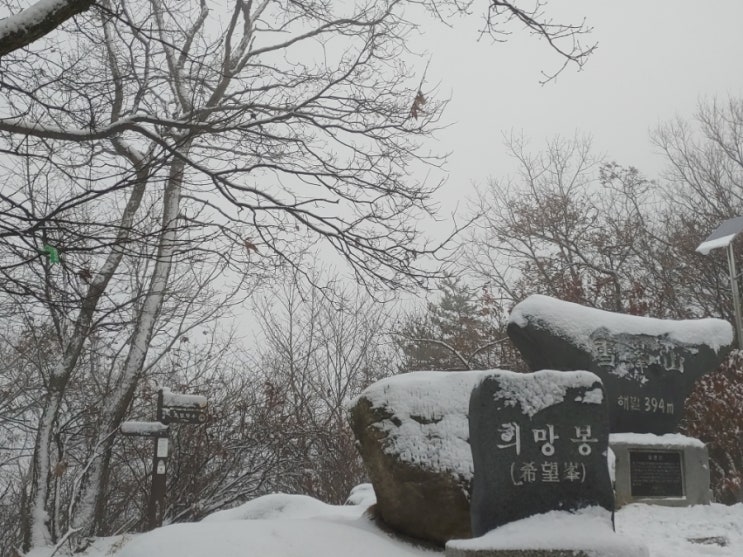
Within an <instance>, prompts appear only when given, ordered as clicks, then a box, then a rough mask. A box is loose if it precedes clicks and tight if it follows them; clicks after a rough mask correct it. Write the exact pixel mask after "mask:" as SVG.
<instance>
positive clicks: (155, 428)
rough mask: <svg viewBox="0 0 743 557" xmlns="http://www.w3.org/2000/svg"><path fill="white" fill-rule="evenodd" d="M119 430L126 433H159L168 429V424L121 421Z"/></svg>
mask: <svg viewBox="0 0 743 557" xmlns="http://www.w3.org/2000/svg"><path fill="white" fill-rule="evenodd" d="M119 431H120V432H121V433H123V434H124V435H157V434H160V433H165V432H166V431H168V426H167V425H165V424H164V423H162V422H137V421H129V422H121V426H119Z"/></svg>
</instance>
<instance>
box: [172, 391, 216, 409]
mask: <svg viewBox="0 0 743 557" xmlns="http://www.w3.org/2000/svg"><path fill="white" fill-rule="evenodd" d="M162 391H163V406H177V407H183V408H206V405H207V399H206V397H205V396H203V395H187V394H182V393H174V392H171V390H170V389H168V388H163V390H162Z"/></svg>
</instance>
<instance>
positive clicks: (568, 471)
mask: <svg viewBox="0 0 743 557" xmlns="http://www.w3.org/2000/svg"><path fill="white" fill-rule="evenodd" d="M469 425H470V445H471V447H472V460H473V464H474V478H473V485H472V500H471V507H470V512H471V517H472V534H473V536H481V535H483V534H485V533H486V532H488V531H490V530H492V529H494V528H496V527H498V526H501V525H503V524H506V523H508V522H512V521H515V520H519V519H522V518H525V517H528V516H531V515H534V514H538V513H544V512H548V511H551V510H574V509H579V508H583V507H587V506H601V507H604V508H605V509H607V510H612V509H613V508H614V494H613V491H612V487H611V481H610V479H609V470H608V466H607V461H606V453H607V448H608V443H609V420H608V411H607V405H606V399H605V393H604V389H603V387H602V384H601V380H600V379H599V378H598V377H597V376H596V375H594V374H592V373H589V372H586V371H573V372H558V371H548V370H545V371H539V372H536V373H526V374H524V373H513V372H509V371H494V372H491V374H490V375H488V376H487V377H486V378H484V379H483V381H482V382H481V383H480V384H479V386H477V387H476V388H475V389H474V391H473V392H472V396H471V398H470V409H469Z"/></svg>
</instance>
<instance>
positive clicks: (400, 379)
mask: <svg viewBox="0 0 743 557" xmlns="http://www.w3.org/2000/svg"><path fill="white" fill-rule="evenodd" d="M490 373H492V371H461V372H451V371H416V372H413V373H405V374H402V375H396V376H394V377H388V378H387V379H382V380H381V381H378V382H376V383H374V384H373V385H371V386H370V387H368V388H367V389H366V390H364V391H363V392H362V393H361V395H360V397H363V398H365V399H367V400H368V401H369V402H370V403H371V404H372V406H373V407H376V408H383V409H386V410H388V411H389V412H390V413H391V414H393V416H392V417H391V418H388V419H386V420H384V421H383V422H381V423H380V424H379V427H380V429H381V430H382V431H384V432H385V433H386V434H387V435H386V439H385V443H386V444H385V446H384V450H385V451H387V452H388V454H396V455H398V456H399V458H400V459H402V460H403V461H405V462H410V463H414V464H417V465H423V466H425V467H427V468H429V469H432V470H443V471H448V472H450V473H452V474H453V475H455V476H459V477H461V478H465V479H467V480H469V479H471V478H472V473H473V467H472V452H471V450H470V445H469V442H468V439H469V422H468V419H467V413H468V411H469V401H470V395H471V394H472V390H473V389H474V388H475V387H476V386H477V385H478V384H479V383H480V381H482V379H483V378H484V377H486V376H487V375H488V374H490ZM357 400H358V399H357ZM355 402H356V401H353V402H352V404H355ZM392 419H398V420H400V422H401V423H400V425H399V426H398V425H395V423H393V421H392Z"/></svg>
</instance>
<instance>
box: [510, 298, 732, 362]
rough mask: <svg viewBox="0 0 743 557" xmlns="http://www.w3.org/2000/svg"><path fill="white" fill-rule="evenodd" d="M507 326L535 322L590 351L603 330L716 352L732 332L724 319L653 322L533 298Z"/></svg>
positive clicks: (515, 311)
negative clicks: (595, 335)
mask: <svg viewBox="0 0 743 557" xmlns="http://www.w3.org/2000/svg"><path fill="white" fill-rule="evenodd" d="M509 322H511V323H514V324H516V325H518V326H520V327H525V326H526V325H527V324H528V323H530V322H531V323H534V322H536V323H537V324H539V326H541V327H545V326H546V325H547V324H549V326H550V328H551V331H552V332H553V333H554V334H556V335H558V336H560V337H563V338H567V339H571V340H573V341H574V342H577V343H578V344H579V345H580V346H581V347H583V348H585V349H586V350H589V351H590V350H591V348H592V344H591V338H590V337H591V333H593V332H594V331H596V330H597V329H599V328H601V327H604V328H605V329H607V331H608V332H609V333H612V334H621V333H624V334H631V335H649V336H656V337H663V336H666V337H667V338H669V339H672V340H674V341H676V342H681V343H685V344H705V345H707V346H709V347H710V348H712V349H713V350H715V351H717V350H719V349H720V348H721V347H723V346H728V345H730V344H731V343H732V342H733V328H732V326H731V325H730V323H728V322H727V321H725V320H723V319H713V318H707V319H685V320H671V319H655V318H652V317H640V316H637V315H626V314H622V313H613V312H610V311H604V310H600V309H595V308H589V307H585V306H581V305H579V304H574V303H572V302H565V301H562V300H558V299H556V298H551V297H549V296H542V295H539V294H534V295H532V296H529V297H528V298H526V299H525V300H524V301H523V302H521V303H519V304H517V305H516V307H514V308H513V311H512V312H511V315H510V316H509Z"/></svg>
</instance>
